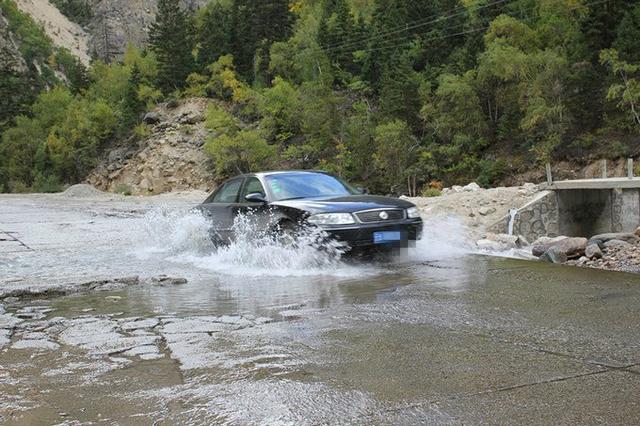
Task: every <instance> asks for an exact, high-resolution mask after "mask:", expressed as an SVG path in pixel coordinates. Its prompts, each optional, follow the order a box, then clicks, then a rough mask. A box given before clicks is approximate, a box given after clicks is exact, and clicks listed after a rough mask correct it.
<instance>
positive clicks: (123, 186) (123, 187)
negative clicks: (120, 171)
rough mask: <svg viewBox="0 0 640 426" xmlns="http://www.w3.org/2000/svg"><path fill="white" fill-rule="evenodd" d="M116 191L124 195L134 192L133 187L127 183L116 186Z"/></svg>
mask: <svg viewBox="0 0 640 426" xmlns="http://www.w3.org/2000/svg"><path fill="white" fill-rule="evenodd" d="M116 193H117V194H122V195H131V194H132V191H131V187H130V186H129V185H127V184H124V183H121V184H119V185H118V186H116Z"/></svg>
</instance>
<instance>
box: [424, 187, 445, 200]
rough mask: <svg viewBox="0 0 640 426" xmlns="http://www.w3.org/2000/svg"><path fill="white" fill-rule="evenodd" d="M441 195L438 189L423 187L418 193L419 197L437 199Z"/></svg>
mask: <svg viewBox="0 0 640 426" xmlns="http://www.w3.org/2000/svg"><path fill="white" fill-rule="evenodd" d="M441 195H442V191H441V190H439V189H438V188H431V187H428V186H427V187H424V188H422V192H421V193H420V196H421V197H439V196H441Z"/></svg>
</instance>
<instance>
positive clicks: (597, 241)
mask: <svg viewBox="0 0 640 426" xmlns="http://www.w3.org/2000/svg"><path fill="white" fill-rule="evenodd" d="M587 245H588V246H591V245H596V246H598V247H600V249H601V250H602V249H603V248H604V241H602V240H598V239H596V240H594V239H593V238H591V239H590V240H589V242H587Z"/></svg>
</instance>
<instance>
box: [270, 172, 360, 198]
mask: <svg viewBox="0 0 640 426" xmlns="http://www.w3.org/2000/svg"><path fill="white" fill-rule="evenodd" d="M265 180H266V182H267V185H268V186H269V189H270V190H271V193H272V194H273V197H274V200H275V201H283V200H291V199H294V198H313V197H336V196H341V195H355V194H359V193H360V192H359V191H358V190H357V189H355V188H354V187H352V186H351V185H349V184H348V183H346V182H343V181H342V180H340V179H338V178H336V177H334V176H330V175H327V174H324V173H278V174H274V175H270V176H266V177H265Z"/></svg>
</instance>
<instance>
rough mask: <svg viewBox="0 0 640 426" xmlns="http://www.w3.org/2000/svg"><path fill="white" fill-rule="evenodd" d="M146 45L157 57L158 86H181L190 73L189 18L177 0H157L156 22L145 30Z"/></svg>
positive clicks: (165, 89)
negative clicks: (146, 33)
mask: <svg viewBox="0 0 640 426" xmlns="http://www.w3.org/2000/svg"><path fill="white" fill-rule="evenodd" d="M149 46H150V47H151V50H152V51H153V52H154V53H155V54H156V57H157V60H158V78H157V84H158V87H159V88H160V89H161V90H162V91H163V92H164V93H170V92H172V91H174V90H176V89H180V88H182V87H184V85H185V83H186V79H187V76H188V75H189V74H191V72H193V70H194V67H195V61H194V57H193V50H194V47H195V43H194V39H193V29H192V20H191V18H190V16H189V15H188V14H187V12H185V11H183V10H182V9H181V8H180V5H179V1H178V0H159V1H158V14H157V15H156V21H155V22H154V23H153V24H152V25H151V27H150V29H149Z"/></svg>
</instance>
